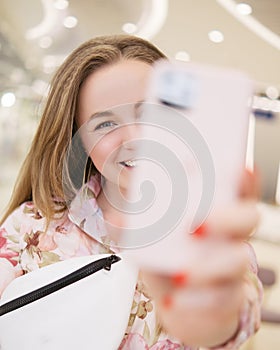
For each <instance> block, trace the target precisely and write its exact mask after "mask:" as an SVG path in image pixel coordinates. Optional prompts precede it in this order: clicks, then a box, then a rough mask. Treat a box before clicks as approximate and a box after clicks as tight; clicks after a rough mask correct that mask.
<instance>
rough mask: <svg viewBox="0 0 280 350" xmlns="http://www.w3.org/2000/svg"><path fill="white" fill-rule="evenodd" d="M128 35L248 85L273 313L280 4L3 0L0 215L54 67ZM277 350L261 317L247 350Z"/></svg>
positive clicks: (251, 158)
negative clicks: (79, 50)
mask: <svg viewBox="0 0 280 350" xmlns="http://www.w3.org/2000/svg"><path fill="white" fill-rule="evenodd" d="M117 33H130V34H135V35H138V36H141V37H144V38H147V39H149V40H151V41H152V42H153V43H154V44H156V45H157V46H159V48H160V49H161V50H162V51H163V52H165V53H166V54H167V55H168V56H169V57H171V58H175V59H178V60H183V61H196V62H205V63H210V64H216V65H220V66H224V67H232V68H236V69H240V70H242V71H244V72H246V73H247V74H248V75H249V76H250V77H251V78H252V79H253V80H254V81H255V86H256V89H255V97H254V103H253V104H254V105H253V107H254V115H253V116H252V118H251V124H250V138H249V139H250V143H249V147H248V159H247V161H248V164H249V165H250V164H251V165H252V164H253V162H255V164H256V165H257V167H258V169H259V171H260V173H261V177H262V195H261V201H260V203H259V207H260V212H261V217H262V220H261V225H260V228H259V229H258V231H257V233H256V235H255V238H254V240H253V241H252V242H253V244H254V246H255V249H256V252H257V255H258V258H259V261H260V264H261V265H262V266H264V267H266V268H268V269H269V270H270V271H271V272H272V273H273V275H272V276H273V283H271V285H270V284H269V283H268V285H267V286H266V290H265V303H264V306H265V307H266V308H268V309H272V310H274V311H279V313H280V300H279V299H280V285H279V274H280V272H279V270H280V259H279V251H280V250H279V243H280V209H279V205H280V174H279V173H280V171H279V160H280V115H279V114H280V99H279V94H280V69H279V62H280V1H279V0H265V1H264V0H263V1H261V0H246V1H245V2H243V1H242V2H241V1H237V0H236V1H234V0H196V1H191V0H133V1H131V0H130V1H129V0H79V1H78V0H71V1H70V0H69V1H67V0H1V1H0V164H1V171H0V215H1V214H2V213H3V211H4V209H5V206H6V205H7V202H8V200H9V197H10V194H11V191H12V187H13V183H14V181H15V178H16V176H17V172H18V170H19V168H20V165H21V163H22V160H23V158H24V156H25V154H26V152H27V151H28V149H29V146H30V142H31V139H32V136H33V135H34V132H35V130H36V126H37V124H38V121H39V120H40V112H41V110H42V106H43V103H44V97H45V96H46V94H47V91H48V84H49V82H50V79H51V78H52V75H53V73H54V72H55V70H56V68H57V67H58V66H59V65H60V64H61V63H62V61H63V60H64V59H65V57H66V56H67V55H68V54H69V53H70V52H71V51H72V50H73V49H74V48H76V47H77V46H78V45H79V44H80V43H82V42H83V41H85V40H87V39H90V38H91V37H94V36H96V35H104V34H117ZM245 348H246V349H247V350H249V349H254V350H264V349H270V350H278V349H280V325H279V324H277V323H271V322H263V324H262V327H261V330H260V331H259V333H258V334H257V335H256V336H255V337H254V338H253V339H252V340H251V341H250V342H248V343H247V344H246V345H245V347H244V349H245Z"/></svg>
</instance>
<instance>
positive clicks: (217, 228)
mask: <svg viewBox="0 0 280 350" xmlns="http://www.w3.org/2000/svg"><path fill="white" fill-rule="evenodd" d="M259 219H260V215H259V212H258V210H257V206H256V203H255V202H254V201H251V200H241V201H239V202H237V203H236V204H233V205H231V206H228V207H226V208H223V209H216V210H215V211H213V212H212V213H211V214H210V216H209V217H208V219H207V222H206V224H205V225H206V226H207V234H206V235H207V236H210V237H215V238H222V239H223V238H231V239H239V240H246V239H248V238H249V237H250V236H252V235H253V233H254V232H255V230H256V228H257V225H258V223H259Z"/></svg>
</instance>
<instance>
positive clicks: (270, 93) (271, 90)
mask: <svg viewBox="0 0 280 350" xmlns="http://www.w3.org/2000/svg"><path fill="white" fill-rule="evenodd" d="M265 93H266V96H267V97H269V98H270V99H271V100H276V99H277V98H278V97H279V90H278V89H277V88H276V87H275V86H269V87H268V88H267V89H266V90H265Z"/></svg>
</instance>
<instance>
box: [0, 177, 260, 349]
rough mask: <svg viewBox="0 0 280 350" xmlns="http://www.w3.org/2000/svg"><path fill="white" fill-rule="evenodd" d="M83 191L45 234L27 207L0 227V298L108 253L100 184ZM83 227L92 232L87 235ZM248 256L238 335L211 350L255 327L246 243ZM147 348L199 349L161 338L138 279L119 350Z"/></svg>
mask: <svg viewBox="0 0 280 350" xmlns="http://www.w3.org/2000/svg"><path fill="white" fill-rule="evenodd" d="M82 190H83V191H84V190H86V193H87V197H86V200H81V196H80V194H81V192H80V194H78V195H77V196H76V197H75V199H74V201H73V202H72V204H71V206H70V208H69V210H68V211H66V212H64V214H63V215H62V216H60V217H59V218H57V219H56V220H53V221H52V222H51V223H50V225H49V227H48V230H47V232H45V231H44V227H45V218H44V217H43V216H42V215H41V214H40V212H39V211H38V210H37V209H36V208H35V207H34V205H33V203H32V202H26V203H23V204H22V205H21V206H20V207H19V208H18V209H16V210H15V211H14V212H13V213H12V214H11V215H10V216H9V217H8V219H7V220H6V221H5V222H4V224H3V225H2V226H1V227H0V295H1V293H2V292H3V290H4V289H5V287H6V286H7V285H8V284H9V283H10V282H11V281H12V280H13V279H15V278H16V277H18V276H21V275H22V274H25V273H29V272H31V271H33V270H36V269H38V268H41V267H43V266H47V265H49V264H53V263H56V262H59V261H63V260H66V259H70V258H73V257H78V256H85V255H92V254H103V253H112V250H110V249H109V248H108V246H107V245H105V244H102V240H103V233H104V231H103V229H104V228H103V227H102V220H101V216H102V213H101V212H100V209H99V208H98V206H97V202H96V199H95V198H96V196H97V195H98V193H99V191H100V186H99V182H98V181H97V179H96V178H92V179H91V180H90V181H89V182H88V183H87V184H86V185H85V187H84V188H83V189H82ZM83 199H84V197H83ZM87 225H89V226H90V227H91V231H89V230H87ZM92 228H94V229H92ZM91 233H93V235H94V238H93V235H92V234H91ZM96 237H98V238H97V239H96ZM245 244H247V243H245ZM248 254H250V261H251V267H250V271H248V278H247V280H246V281H245V283H246V291H247V301H246V303H245V305H244V307H243V310H242V312H241V315H240V327H239V331H238V334H237V335H236V336H235V338H234V339H231V340H230V341H229V342H228V343H227V344H225V345H223V346H222V347H220V348H216V349H221V350H222V349H237V348H238V347H239V346H240V345H241V344H242V343H243V342H244V341H245V340H246V339H247V338H248V337H249V336H250V335H252V334H253V333H254V332H255V331H256V330H257V329H258V327H259V322H260V303H261V297H262V288H261V285H260V282H259V280H258V279H257V277H256V272H257V264H256V259H255V255H254V253H253V250H252V249H251V247H250V246H249V244H248ZM149 349H150V350H179V349H180V350H183V349H184V350H198V349H197V348H193V347H189V346H186V345H182V344H180V342H179V341H177V340H176V339H173V338H171V337H170V336H169V335H167V334H166V333H164V331H163V329H162V328H161V327H160V325H159V324H158V323H157V318H156V312H155V307H154V303H153V300H151V298H150V297H149V295H148V294H147V292H146V291H145V286H144V284H143V283H142V282H141V280H140V279H139V280H138V283H137V285H136V288H135V294H134V298H133V302H132V305H131V313H130V317H129V320H128V325H127V330H126V333H125V334H124V338H123V341H122V343H121V345H120V346H119V350H149ZM201 350H202V349H201Z"/></svg>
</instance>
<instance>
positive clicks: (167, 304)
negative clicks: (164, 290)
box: [162, 294, 173, 309]
mask: <svg viewBox="0 0 280 350" xmlns="http://www.w3.org/2000/svg"><path fill="white" fill-rule="evenodd" d="M172 304H173V299H172V297H171V295H170V294H166V295H165V296H164V297H163V298H162V306H163V307H164V308H165V309H170V308H171V306H172Z"/></svg>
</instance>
